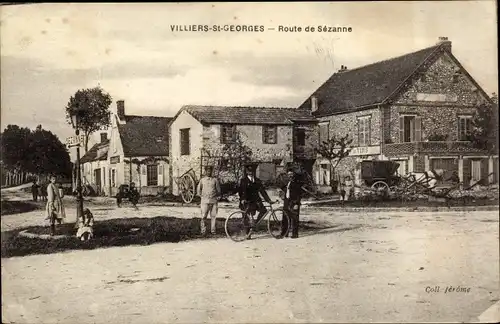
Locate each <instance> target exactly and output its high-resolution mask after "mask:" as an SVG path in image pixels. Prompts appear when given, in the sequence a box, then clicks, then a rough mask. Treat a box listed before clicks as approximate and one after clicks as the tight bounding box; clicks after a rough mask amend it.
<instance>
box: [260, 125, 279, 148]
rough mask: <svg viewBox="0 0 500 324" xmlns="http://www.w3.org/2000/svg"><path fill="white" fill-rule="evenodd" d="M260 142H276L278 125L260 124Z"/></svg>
mask: <svg viewBox="0 0 500 324" xmlns="http://www.w3.org/2000/svg"><path fill="white" fill-rule="evenodd" d="M262 142H263V143H264V144H276V143H277V142H278V127H277V126H262Z"/></svg>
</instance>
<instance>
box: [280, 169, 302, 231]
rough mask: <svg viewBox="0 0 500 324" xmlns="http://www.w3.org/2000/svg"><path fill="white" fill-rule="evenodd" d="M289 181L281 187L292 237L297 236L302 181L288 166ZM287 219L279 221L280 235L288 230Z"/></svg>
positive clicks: (284, 208)
mask: <svg viewBox="0 0 500 324" xmlns="http://www.w3.org/2000/svg"><path fill="white" fill-rule="evenodd" d="M288 177H289V179H290V180H289V181H288V183H287V184H286V186H285V187H283V188H282V190H283V192H284V193H285V198H284V201H283V210H284V211H285V213H286V214H287V215H288V217H289V219H290V222H291V225H292V226H291V227H292V236H291V237H292V238H298V237H299V213H300V201H301V199H302V181H300V179H299V175H298V173H297V171H296V170H295V169H293V168H292V167H290V168H289V169H288ZM288 226H289V224H288V221H287V220H286V218H285V219H284V220H283V222H282V223H281V235H282V236H285V235H287V236H288V234H287V232H288Z"/></svg>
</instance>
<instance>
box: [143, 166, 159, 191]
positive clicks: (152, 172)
mask: <svg viewBox="0 0 500 324" xmlns="http://www.w3.org/2000/svg"><path fill="white" fill-rule="evenodd" d="M146 174H147V185H148V186H157V185H158V165H157V164H150V165H147V171H146Z"/></svg>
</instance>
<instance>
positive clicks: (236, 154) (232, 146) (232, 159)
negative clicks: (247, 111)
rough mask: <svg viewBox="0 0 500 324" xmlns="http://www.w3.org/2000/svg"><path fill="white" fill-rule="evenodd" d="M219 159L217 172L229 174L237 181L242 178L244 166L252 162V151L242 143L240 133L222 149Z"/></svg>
mask: <svg viewBox="0 0 500 324" xmlns="http://www.w3.org/2000/svg"><path fill="white" fill-rule="evenodd" d="M221 157H222V159H221V161H220V163H221V165H220V169H219V170H223V171H228V172H230V173H231V174H232V175H233V177H234V179H236V181H238V180H239V179H240V178H241V177H242V176H243V169H244V166H245V164H247V163H248V162H250V161H251V160H252V150H251V149H250V148H249V147H248V146H247V145H245V143H243V140H242V139H241V133H239V132H237V133H236V135H235V139H234V141H232V142H230V143H226V144H224V146H223V147H222V150H221Z"/></svg>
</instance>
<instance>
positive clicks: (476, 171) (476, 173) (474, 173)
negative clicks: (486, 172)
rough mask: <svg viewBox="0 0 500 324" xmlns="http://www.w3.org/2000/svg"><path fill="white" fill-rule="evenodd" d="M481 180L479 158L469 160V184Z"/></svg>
mask: <svg viewBox="0 0 500 324" xmlns="http://www.w3.org/2000/svg"><path fill="white" fill-rule="evenodd" d="M479 180H481V160H472V161H471V184H472V183H476V182H478V181H479Z"/></svg>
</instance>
